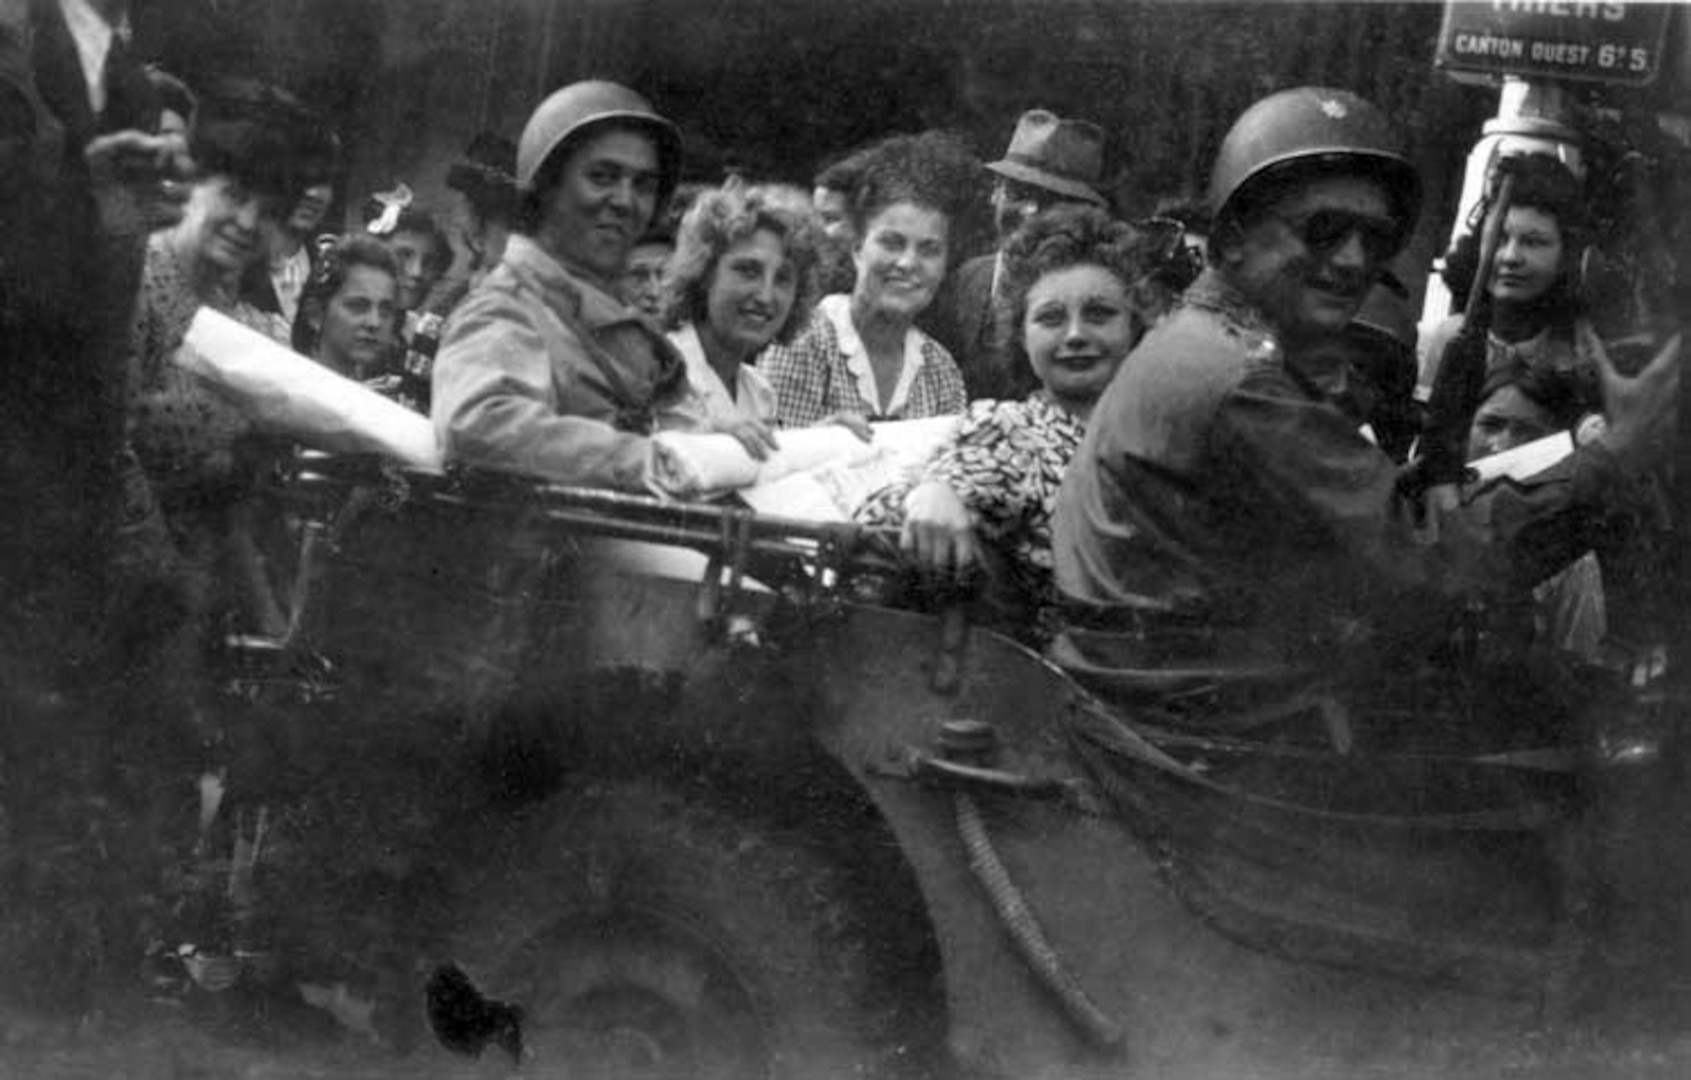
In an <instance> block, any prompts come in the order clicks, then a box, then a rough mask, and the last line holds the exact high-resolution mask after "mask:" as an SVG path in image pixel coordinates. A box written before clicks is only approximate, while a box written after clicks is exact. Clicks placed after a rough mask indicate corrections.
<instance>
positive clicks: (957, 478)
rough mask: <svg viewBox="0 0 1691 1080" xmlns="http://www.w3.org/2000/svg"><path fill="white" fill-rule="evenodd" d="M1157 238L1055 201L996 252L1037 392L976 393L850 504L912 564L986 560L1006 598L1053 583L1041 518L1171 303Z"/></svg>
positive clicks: (1016, 336)
mask: <svg viewBox="0 0 1691 1080" xmlns="http://www.w3.org/2000/svg"><path fill="white" fill-rule="evenodd" d="M1160 246H1166V245H1157V244H1154V243H1153V242H1152V241H1151V238H1150V237H1149V236H1148V235H1147V234H1145V233H1141V232H1140V231H1139V230H1137V229H1135V228H1134V227H1133V226H1132V225H1129V224H1126V223H1124V222H1118V221H1114V220H1111V218H1110V217H1109V216H1108V215H1107V214H1106V213H1105V212H1104V211H1102V210H1100V209H1098V208H1096V207H1091V206H1081V205H1072V206H1071V205H1065V206H1059V207H1054V208H1052V209H1050V210H1048V211H1046V212H1044V213H1042V214H1040V215H1038V216H1036V217H1034V218H1032V219H1030V220H1029V221H1028V222H1027V223H1026V224H1025V225H1023V226H1022V228H1021V229H1020V230H1019V231H1018V232H1017V233H1016V234H1015V236H1014V237H1012V238H1011V240H1010V241H1009V243H1008V244H1007V246H1006V248H1005V252H1004V255H1005V264H1004V265H1005V276H1006V277H1005V280H1006V283H1007V286H1008V287H1007V288H1006V290H1005V292H1004V307H1003V309H1002V310H1001V311H1000V312H999V317H1000V318H1002V319H1005V320H1007V324H1006V325H1007V328H1009V329H1011V330H1013V331H1015V332H1014V333H1013V334H1010V335H1007V336H1008V337H1009V338H1011V339H1012V340H1014V341H1015V342H1016V343H1017V345H1018V347H1019V348H1020V351H1021V352H1022V354H1023V356H1024V357H1025V358H1026V360H1027V362H1028V363H1029V364H1030V365H1031V367H1032V368H1033V372H1034V375H1035V376H1036V378H1037V379H1038V381H1039V386H1040V388H1039V389H1038V390H1037V391H1035V392H1034V393H1033V394H1031V395H1029V396H1028V398H1027V399H1026V400H1023V401H977V402H975V403H973V404H972V405H971V406H970V407H969V410H968V412H967V413H966V414H965V416H964V417H963V419H962V421H961V424H960V426H959V428H958V431H957V434H956V436H955V437H954V438H953V439H952V440H951V441H950V442H949V443H948V445H946V446H945V447H944V448H943V449H941V450H940V451H939V452H938V453H937V454H936V455H935V456H934V457H933V458H932V459H931V460H930V461H929V462H928V463H927V464H926V465H925V466H924V467H923V468H922V470H921V471H920V473H919V475H916V476H914V477H911V478H908V479H907V480H905V481H904V482H901V483H899V484H895V485H893V486H891V487H888V488H885V489H883V490H882V491H880V492H877V493H876V494H875V495H874V496H872V497H871V498H870V499H869V501H868V502H867V503H866V504H865V505H864V506H863V508H862V509H861V510H860V511H859V512H858V515H857V516H858V520H859V521H861V522H864V523H866V524H873V525H898V526H899V527H900V546H901V547H902V549H903V550H904V551H905V553H906V554H908V555H910V556H912V557H914V559H915V560H916V562H917V563H918V565H920V566H922V567H923V568H925V569H927V570H929V571H932V572H934V573H937V574H940V575H957V576H961V575H964V574H966V573H968V572H970V571H972V570H973V569H974V568H975V567H976V566H977V564H981V563H985V564H986V565H987V566H988V567H989V568H990V569H992V570H993V571H994V577H995V578H996V579H998V580H999V581H1000V582H1001V583H1002V584H1003V585H1004V586H1005V587H1007V588H1008V589H1009V590H1010V592H1009V594H1008V595H1009V597H1010V598H1014V599H1016V600H1018V602H1028V601H1031V602H1033V603H1035V604H1037V603H1038V602H1039V601H1040V600H1042V599H1043V598H1044V597H1045V596H1046V595H1047V594H1048V593H1049V591H1050V589H1051V514H1052V511H1053V509H1054V507H1055V504H1056V500H1057V491H1058V489H1059V488H1060V487H1061V486H1062V482H1063V474H1064V472H1065V471H1067V469H1068V465H1069V461H1070V459H1071V458H1073V456H1074V453H1075V450H1076V449H1077V448H1078V447H1079V446H1080V441H1081V438H1082V436H1083V435H1084V434H1085V433H1086V421H1087V417H1088V416H1089V415H1090V414H1091V411H1092V407H1093V405H1094V404H1096V403H1097V401H1098V397H1099V395H1101V394H1102V393H1103V392H1104V387H1106V386H1107V385H1109V382H1110V379H1111V378H1112V377H1113V376H1114V375H1115V373H1116V369H1117V368H1118V367H1120V366H1121V363H1122V360H1123V359H1124V358H1125V357H1126V356H1127V354H1128V352H1129V351H1130V350H1131V349H1132V348H1133V346H1134V344H1135V343H1137V342H1138V340H1139V338H1140V337H1141V336H1142V335H1143V333H1144V332H1145V330H1146V328H1147V327H1148V326H1149V325H1150V323H1152V322H1153V321H1155V320H1156V318H1157V317H1158V316H1159V315H1160V314H1161V313H1162V312H1163V310H1165V309H1166V308H1167V306H1168V304H1169V302H1170V294H1169V293H1168V291H1167V286H1165V285H1164V284H1162V283H1161V282H1159V281H1157V280H1156V279H1155V278H1154V277H1153V272H1154V271H1155V270H1156V268H1157V264H1158V260H1159V257H1160V251H1159V250H1158V248H1159V247H1160Z"/></svg>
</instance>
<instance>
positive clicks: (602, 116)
mask: <svg viewBox="0 0 1691 1080" xmlns="http://www.w3.org/2000/svg"><path fill="white" fill-rule="evenodd" d="M610 122H617V123H622V124H628V125H630V126H633V127H638V128H641V129H643V130H645V131H648V132H650V133H651V135H652V137H653V138H654V139H655V140H656V141H657V144H658V204H659V205H660V206H661V205H662V204H663V202H664V200H666V199H668V198H669V195H670V193H671V192H672V191H674V190H675V185H676V182H677V180H679V178H680V175H681V136H680V134H679V133H678V132H677V131H676V130H675V125H674V124H671V123H670V122H669V121H668V120H665V119H664V118H663V117H661V116H659V115H658V114H657V112H656V110H654V109H653V108H652V103H651V102H649V101H647V100H646V99H645V98H643V97H641V96H640V95H639V94H637V93H635V92H634V91H633V90H630V89H629V88H628V87H626V86H623V85H621V84H620V83H614V82H606V81H604V80H601V79H590V80H587V81H585V82H577V83H571V84H570V85H568V86H566V87H564V88H563V89H562V90H555V91H553V92H552V94H551V96H550V97H548V98H547V99H546V100H545V101H542V102H541V103H540V105H539V106H538V107H537V108H536V109H535V110H534V113H533V115H531V116H530V117H529V118H528V123H527V124H526V125H525V126H524V127H523V135H522V139H521V141H519V142H518V143H517V186H518V187H519V188H521V189H522V191H523V192H524V193H528V192H531V191H532V190H533V188H534V184H535V182H536V181H537V180H538V179H539V177H540V175H541V172H542V171H543V169H544V168H545V165H546V163H547V162H548V161H550V160H551V158H552V156H553V155H554V154H555V153H557V152H558V151H559V150H561V149H563V148H564V146H566V145H567V144H568V143H569V141H570V140H571V139H573V138H574V137H576V136H577V135H580V134H583V133H584V132H586V131H587V130H588V129H589V128H591V127H593V126H594V125H597V124H604V123H610Z"/></svg>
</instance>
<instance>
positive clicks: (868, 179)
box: [851, 131, 985, 238]
mask: <svg viewBox="0 0 1691 1080" xmlns="http://www.w3.org/2000/svg"><path fill="white" fill-rule="evenodd" d="M852 161H853V162H854V163H855V165H856V167H857V170H858V172H857V188H856V191H855V192H854V193H853V195H852V199H851V225H852V229H853V230H854V231H855V232H856V234H857V235H858V236H859V237H860V238H861V237H862V236H863V235H864V233H865V232H866V231H867V229H868V225H869V221H870V219H871V218H873V217H874V216H875V215H876V214H878V213H880V212H881V211H882V210H885V209H886V208H887V207H889V206H892V205H893V204H895V203H902V202H907V203H913V204H914V205H916V206H921V207H926V208H927V209H929V210H934V211H937V212H939V213H940V214H943V215H944V216H945V218H946V220H947V221H948V222H955V221H957V219H959V218H961V217H962V216H963V215H964V214H966V213H967V212H968V211H969V209H970V207H971V205H972V204H973V202H974V200H975V198H976V195H977V192H978V191H979V189H980V186H981V178H982V176H983V175H985V172H984V169H983V167H982V166H981V162H980V159H979V158H977V157H975V155H974V153H973V152H972V151H970V149H969V146H968V144H967V143H965V142H964V141H963V139H962V138H961V137H960V136H958V135H955V134H952V133H951V132H947V131H924V132H920V133H919V134H916V135H894V136H892V137H891V138H887V139H883V140H881V141H880V142H878V143H875V144H874V145H872V146H869V147H866V148H865V149H863V150H862V151H860V152H859V153H858V154H854V155H852Z"/></svg>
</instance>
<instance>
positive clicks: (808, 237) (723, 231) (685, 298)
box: [664, 182, 822, 345]
mask: <svg viewBox="0 0 1691 1080" xmlns="http://www.w3.org/2000/svg"><path fill="white" fill-rule="evenodd" d="M760 229H768V230H769V231H770V232H772V233H774V234H775V235H776V236H779V237H780V238H781V246H782V248H783V250H784V251H785V252H786V254H787V258H788V259H789V260H790V261H791V262H792V264H793V269H794V270H795V271H797V276H798V288H797V290H796V292H795V293H794V296H793V310H792V311H791V312H790V313H788V315H787V321H786V322H784V323H782V324H781V328H780V329H779V330H777V331H776V332H775V340H776V341H778V342H780V343H782V344H783V345H785V344H788V343H790V342H791V341H792V340H793V338H794V337H796V336H797V335H798V332H799V330H800V329H801V328H803V326H804V325H805V323H807V322H809V321H810V312H811V309H812V308H814V307H815V306H816V300H817V295H818V293H819V291H820V287H819V285H818V281H817V244H818V243H819V241H820V240H821V237H822V230H821V227H820V226H819V225H818V224H817V221H816V215H815V212H814V211H813V210H812V209H811V207H810V199H809V198H808V197H807V196H806V195H805V193H804V192H802V191H800V190H799V189H798V188H795V187H789V186H787V185H785V184H755V185H751V186H743V185H741V184H738V183H732V182H731V183H729V184H727V185H725V186H723V187H719V188H711V189H709V190H707V191H704V192H701V193H700V194H699V195H698V197H697V198H696V199H695V200H694V201H693V205H692V206H691V207H689V208H688V210H687V214H686V216H685V217H683V218H682V219H681V226H680V229H679V231H678V232H677V234H676V237H675V254H674V255H673V256H671V257H670V260H669V267H668V269H666V270H665V271H664V321H665V323H666V324H667V325H669V326H671V327H675V326H679V325H681V324H682V323H684V322H692V323H703V322H704V321H705V319H706V318H707V317H708V309H707V298H708V296H709V294H710V283H711V278H712V277H713V276H714V275H715V273H716V268H717V265H718V264H719V263H720V262H721V261H722V256H723V255H724V254H725V253H726V252H727V251H728V249H729V248H731V247H733V246H734V245H735V244H737V243H739V242H740V241H742V240H745V239H747V238H749V237H751V236H752V235H753V234H754V233H756V232H757V231H758V230H760Z"/></svg>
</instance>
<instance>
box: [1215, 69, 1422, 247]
mask: <svg viewBox="0 0 1691 1080" xmlns="http://www.w3.org/2000/svg"><path fill="white" fill-rule="evenodd" d="M1329 169H1330V171H1332V172H1361V173H1364V174H1367V175H1371V176H1373V177H1375V178H1376V179H1378V180H1379V181H1380V182H1381V183H1382V184H1383V185H1384V186H1385V188H1386V191H1387V193H1388V194H1389V196H1390V197H1391V199H1392V201H1393V202H1394V203H1395V204H1396V212H1397V220H1398V222H1399V223H1400V225H1401V227H1402V231H1401V233H1400V235H1399V237H1398V242H1399V244H1400V245H1401V243H1402V242H1403V240H1405V239H1406V238H1407V237H1408V235H1409V232H1410V230H1411V229H1413V228H1414V226H1415V217H1416V215H1417V214H1418V213H1420V209H1421V179H1420V177H1419V176H1418V175H1417V174H1416V172H1415V167H1414V166H1413V165H1412V164H1410V162H1409V159H1408V157H1406V156H1405V154H1404V147H1403V142H1402V140H1401V139H1400V138H1399V137H1398V134H1397V132H1396V130H1395V129H1394V127H1393V125H1392V123H1391V121H1390V120H1389V119H1388V118H1387V117H1386V114H1385V113H1384V112H1382V111H1380V109H1379V108H1378V107H1377V106H1375V105H1373V104H1372V103H1370V102H1368V101H1366V100H1364V99H1363V98H1360V97H1358V96H1357V95H1355V94H1353V93H1351V92H1350V91H1348V90H1335V89H1331V88H1328V87H1323V86H1300V87H1297V88H1296V89H1292V90H1282V91H1280V92H1279V93H1276V94H1270V95H1269V96H1268V97H1265V98H1263V99H1262V100H1261V101H1259V102H1257V103H1256V104H1255V105H1252V106H1251V107H1250V108H1248V109H1246V110H1245V111H1244V113H1243V114H1242V115H1241V116H1240V117H1239V119H1238V120H1236V121H1234V123H1233V127H1232V128H1231V129H1229V130H1228V132H1227V137H1226V138H1225V139H1223V140H1222V143H1221V150H1220V151H1219V152H1218V153H1217V154H1216V159H1215V167H1214V168H1213V169H1212V170H1211V172H1210V188H1209V204H1210V209H1211V211H1212V212H1213V213H1214V214H1215V220H1216V221H1217V222H1218V223H1220V222H1224V221H1227V220H1230V219H1232V218H1234V217H1236V216H1237V215H1238V213H1239V211H1240V210H1241V209H1242V208H1243V207H1244V206H1245V205H1247V204H1248V202H1249V200H1250V199H1251V198H1252V197H1253V196H1254V195H1256V194H1259V193H1261V192H1262V191H1263V189H1264V188H1265V186H1266V184H1267V182H1268V181H1269V180H1271V179H1275V178H1282V177H1285V176H1287V175H1288V174H1290V173H1298V174H1303V173H1306V172H1307V173H1320V172H1323V171H1328V170H1329Z"/></svg>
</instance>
